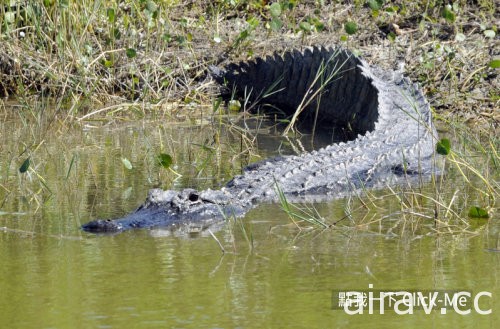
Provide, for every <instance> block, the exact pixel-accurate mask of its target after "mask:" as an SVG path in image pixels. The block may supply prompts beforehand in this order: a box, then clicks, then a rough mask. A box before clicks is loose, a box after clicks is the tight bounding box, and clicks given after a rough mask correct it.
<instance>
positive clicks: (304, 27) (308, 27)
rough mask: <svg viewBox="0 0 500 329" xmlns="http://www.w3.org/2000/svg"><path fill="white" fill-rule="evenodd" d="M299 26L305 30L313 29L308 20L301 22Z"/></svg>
mask: <svg viewBox="0 0 500 329" xmlns="http://www.w3.org/2000/svg"><path fill="white" fill-rule="evenodd" d="M299 27H300V29H301V30H302V31H304V32H310V31H311V24H309V23H308V22H300V24H299Z"/></svg>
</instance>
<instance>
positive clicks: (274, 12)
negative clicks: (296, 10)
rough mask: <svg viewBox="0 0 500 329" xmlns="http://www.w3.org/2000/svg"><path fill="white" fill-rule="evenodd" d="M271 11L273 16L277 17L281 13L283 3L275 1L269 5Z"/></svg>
mask: <svg viewBox="0 0 500 329" xmlns="http://www.w3.org/2000/svg"><path fill="white" fill-rule="evenodd" d="M269 11H270V12H271V16H273V17H274V18H276V17H278V16H279V15H281V5H280V4H279V3H278V2H275V3H273V4H272V5H271V6H270V7H269Z"/></svg>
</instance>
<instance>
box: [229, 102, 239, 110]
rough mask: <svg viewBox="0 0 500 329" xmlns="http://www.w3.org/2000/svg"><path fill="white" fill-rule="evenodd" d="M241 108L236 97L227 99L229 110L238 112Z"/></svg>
mask: <svg viewBox="0 0 500 329" xmlns="http://www.w3.org/2000/svg"><path fill="white" fill-rule="evenodd" d="M240 109H241V103H240V101H239V100H237V99H233V100H230V101H229V111H232V112H238V111H239V110H240Z"/></svg>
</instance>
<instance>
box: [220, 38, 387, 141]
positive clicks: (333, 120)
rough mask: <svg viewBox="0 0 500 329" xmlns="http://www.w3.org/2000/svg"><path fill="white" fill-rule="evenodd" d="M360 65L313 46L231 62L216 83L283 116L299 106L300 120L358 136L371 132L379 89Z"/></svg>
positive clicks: (349, 56) (347, 55) (332, 50)
mask: <svg viewBox="0 0 500 329" xmlns="http://www.w3.org/2000/svg"><path fill="white" fill-rule="evenodd" d="M360 66H361V61H360V60H359V59H358V58H357V57H355V56H353V55H352V54H351V53H349V52H348V51H345V50H342V49H340V48H328V49H327V48H318V47H314V48H308V49H306V50H305V51H304V52H299V51H297V50H294V51H288V52H285V53H284V54H283V55H280V54H278V53H275V54H274V55H273V56H268V57H266V58H265V59H262V58H257V59H256V60H254V61H250V62H242V63H238V64H230V65H228V66H227V67H226V68H225V72H224V74H223V75H219V76H218V81H219V82H222V81H224V82H225V83H226V84H227V86H228V87H229V88H234V89H235V90H236V91H237V93H238V94H239V95H240V96H241V97H243V98H246V99H247V100H250V101H251V102H259V103H267V104H271V105H272V107H273V108H276V107H277V108H279V109H280V110H281V111H283V113H284V114H285V115H293V114H294V113H295V111H296V110H297V109H299V111H301V115H300V120H299V121H300V122H301V124H306V125H310V124H311V122H314V121H317V124H319V125H320V126H330V127H333V126H335V127H349V129H350V130H351V132H352V133H353V134H352V135H354V136H356V135H357V134H358V133H362V134H364V133H365V132H366V131H371V130H373V129H374V128H375V121H376V120H377V117H378V110H377V109H378V102H377V89H376V88H375V87H374V86H373V85H371V83H370V79H368V78H366V77H365V76H364V75H363V74H362V69H361V67H360ZM317 118H319V120H317Z"/></svg>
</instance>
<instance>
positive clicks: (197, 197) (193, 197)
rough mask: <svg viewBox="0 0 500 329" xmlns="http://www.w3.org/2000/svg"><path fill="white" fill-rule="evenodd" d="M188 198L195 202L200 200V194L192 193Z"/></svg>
mask: <svg viewBox="0 0 500 329" xmlns="http://www.w3.org/2000/svg"><path fill="white" fill-rule="evenodd" d="M188 198H189V201H191V202H195V201H198V199H199V198H200V196H199V195H198V194H196V193H190V194H189V197H188Z"/></svg>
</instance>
